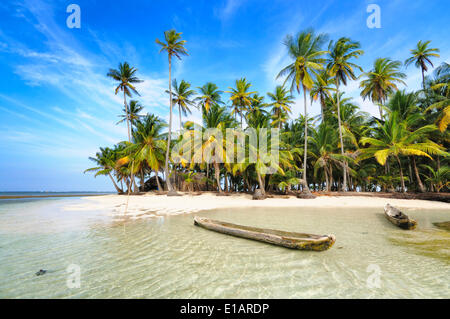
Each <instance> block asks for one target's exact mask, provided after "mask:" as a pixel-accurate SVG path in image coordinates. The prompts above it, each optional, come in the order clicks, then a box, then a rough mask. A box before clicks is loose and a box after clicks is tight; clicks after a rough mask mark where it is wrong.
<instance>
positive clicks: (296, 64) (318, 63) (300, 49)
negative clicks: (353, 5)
mask: <svg viewBox="0 0 450 319" xmlns="http://www.w3.org/2000/svg"><path fill="white" fill-rule="evenodd" d="M325 39H326V37H325V35H323V34H319V35H315V33H314V31H313V30H307V31H303V32H300V33H299V34H298V35H297V36H296V37H295V38H294V37H292V36H291V35H288V36H287V37H286V39H285V41H284V44H285V45H286V47H287V50H288V54H289V56H290V57H291V59H293V62H292V63H291V64H289V65H288V66H286V67H285V68H283V69H282V70H281V71H280V73H279V74H278V75H277V78H279V77H286V79H285V80H284V84H286V82H288V81H290V82H291V92H292V91H294V90H297V93H298V94H300V88H301V89H303V95H304V101H303V102H304V109H305V147H304V160H303V182H304V183H303V185H304V187H305V190H306V191H307V192H309V187H308V183H307V181H306V163H307V162H306V160H307V152H308V150H307V149H308V127H307V123H308V120H307V117H308V114H307V104H306V95H307V91H309V90H311V88H312V87H313V84H314V77H315V76H316V75H317V73H316V71H317V70H322V69H323V68H324V67H323V63H324V62H325V59H324V58H322V57H321V56H323V55H324V54H326V53H327V51H322V49H321V47H322V45H323V43H324V42H325Z"/></svg>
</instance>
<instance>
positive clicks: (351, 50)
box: [327, 38, 364, 192]
mask: <svg viewBox="0 0 450 319" xmlns="http://www.w3.org/2000/svg"><path fill="white" fill-rule="evenodd" d="M360 47H361V45H360V44H359V42H353V41H351V40H350V39H349V38H340V39H339V40H338V41H336V42H333V41H331V42H330V44H329V46H328V51H329V57H328V60H327V61H328V64H327V69H328V71H329V72H330V75H331V76H334V83H335V85H336V97H337V117H338V125H339V140H340V144H341V155H342V156H344V140H343V138H342V125H341V107H340V106H341V105H340V104H341V103H340V94H339V84H341V83H342V84H344V85H347V80H348V79H351V80H356V75H355V73H354V69H359V70H360V71H361V72H362V68H361V67H360V66H358V65H356V64H354V63H352V62H350V60H351V59H353V58H359V56H360V55H361V54H363V53H364V51H363V50H360V49H359V48H360ZM342 170H343V175H344V180H343V185H342V189H343V191H344V192H346V191H347V162H346V161H345V160H344V161H343V163H342Z"/></svg>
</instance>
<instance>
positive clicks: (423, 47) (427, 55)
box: [405, 41, 439, 90]
mask: <svg viewBox="0 0 450 319" xmlns="http://www.w3.org/2000/svg"><path fill="white" fill-rule="evenodd" d="M430 43H431V41H426V42H422V41H419V42H418V43H417V46H416V47H415V48H414V49H412V50H411V55H412V56H411V57H410V58H408V59H407V60H406V61H405V66H408V65H410V64H411V63H413V62H414V64H415V66H416V67H417V68H420V69H421V71H422V88H423V89H424V90H425V72H427V71H428V67H427V64H429V65H431V66H432V67H433V63H432V62H431V58H432V57H435V58H439V54H438V53H437V52H439V49H437V48H429V47H428V46H429V45H430Z"/></svg>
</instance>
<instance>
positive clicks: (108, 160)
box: [84, 147, 123, 193]
mask: <svg viewBox="0 0 450 319" xmlns="http://www.w3.org/2000/svg"><path fill="white" fill-rule="evenodd" d="M89 159H90V160H91V161H93V162H94V163H95V164H96V165H97V166H95V167H91V168H88V169H87V170H85V171H84V173H87V172H95V175H94V176H95V177H97V176H99V175H108V176H109V178H110V179H111V181H112V182H113V185H114V188H115V189H116V191H117V192H118V193H123V190H122V189H121V188H120V187H119V186H118V185H117V183H116V181H115V180H114V178H113V176H112V174H111V173H113V174H114V167H115V164H116V160H117V152H115V151H114V150H112V149H110V148H108V147H106V148H103V147H100V152H97V153H96V154H95V157H89Z"/></svg>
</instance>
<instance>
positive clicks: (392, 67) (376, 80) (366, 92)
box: [359, 58, 406, 119]
mask: <svg viewBox="0 0 450 319" xmlns="http://www.w3.org/2000/svg"><path fill="white" fill-rule="evenodd" d="M401 65H402V63H401V62H400V61H392V60H391V59H387V58H379V59H376V60H375V62H374V64H373V69H372V70H370V71H369V72H366V73H364V74H363V76H364V77H365V78H366V79H365V80H363V81H361V82H360V84H359V87H360V88H362V91H361V96H362V98H363V99H364V100H365V99H366V98H369V99H370V100H371V101H372V102H373V103H377V104H378V106H379V111H380V118H381V119H382V118H383V110H382V104H384V102H386V99H387V97H388V96H389V94H391V93H392V92H394V91H397V90H398V87H397V84H396V83H401V84H405V82H404V81H403V80H402V79H404V78H406V74H405V73H403V72H401V71H400V67H401Z"/></svg>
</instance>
